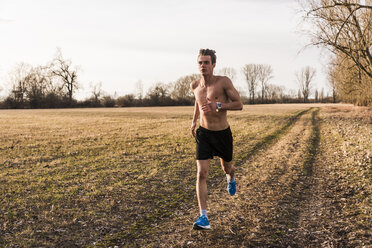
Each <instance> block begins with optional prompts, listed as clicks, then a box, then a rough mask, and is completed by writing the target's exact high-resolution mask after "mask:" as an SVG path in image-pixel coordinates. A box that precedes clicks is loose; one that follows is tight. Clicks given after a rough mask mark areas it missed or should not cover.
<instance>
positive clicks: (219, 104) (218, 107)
mask: <svg viewBox="0 0 372 248" xmlns="http://www.w3.org/2000/svg"><path fill="white" fill-rule="evenodd" d="M221 108H222V105H221V102H217V108H216V112H218V111H220V110H221Z"/></svg>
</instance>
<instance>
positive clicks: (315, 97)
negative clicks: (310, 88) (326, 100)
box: [314, 89, 319, 102]
mask: <svg viewBox="0 0 372 248" xmlns="http://www.w3.org/2000/svg"><path fill="white" fill-rule="evenodd" d="M318 98H319V92H318V89H315V93H314V101H315V102H318V100H319V99H318Z"/></svg>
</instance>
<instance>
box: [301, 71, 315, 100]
mask: <svg viewBox="0 0 372 248" xmlns="http://www.w3.org/2000/svg"><path fill="white" fill-rule="evenodd" d="M315 72H316V70H315V69H314V68H312V67H310V66H306V67H304V68H302V69H301V71H299V72H296V78H297V83H298V84H299V86H300V91H301V93H302V96H303V97H304V102H307V101H308V98H309V95H310V91H311V81H312V80H313V78H314V76H315Z"/></svg>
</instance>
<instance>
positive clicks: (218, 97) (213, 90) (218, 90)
mask: <svg viewBox="0 0 372 248" xmlns="http://www.w3.org/2000/svg"><path fill="white" fill-rule="evenodd" d="M195 97H196V100H198V101H200V102H205V101H209V102H223V101H225V100H226V94H225V91H224V90H223V88H222V87H218V86H204V87H202V86H199V87H198V88H197V90H196V92H195Z"/></svg>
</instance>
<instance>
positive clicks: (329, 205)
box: [142, 109, 371, 247]
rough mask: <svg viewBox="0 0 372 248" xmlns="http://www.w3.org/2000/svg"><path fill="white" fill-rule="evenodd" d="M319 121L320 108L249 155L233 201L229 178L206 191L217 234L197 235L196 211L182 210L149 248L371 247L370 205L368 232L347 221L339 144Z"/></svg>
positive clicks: (210, 214)
mask: <svg viewBox="0 0 372 248" xmlns="http://www.w3.org/2000/svg"><path fill="white" fill-rule="evenodd" d="M319 116H320V115H319V109H312V110H311V111H309V112H307V113H305V114H303V115H301V116H300V118H299V119H298V120H297V121H296V122H295V124H294V125H293V126H292V127H291V128H290V129H289V130H288V131H287V132H286V134H285V135H283V136H281V137H280V139H279V140H278V141H277V142H273V144H271V145H269V146H262V147H260V150H259V151H258V152H255V153H252V156H250V157H248V159H247V160H246V161H245V163H244V164H243V165H241V166H240V167H239V168H238V169H237V182H238V193H237V195H236V196H234V197H230V196H228V194H227V192H226V189H225V187H226V182H225V179H224V178H221V180H220V181H219V182H218V183H217V185H216V184H215V185H213V184H212V185H210V186H209V187H210V188H209V200H208V202H209V209H210V210H209V214H208V215H209V219H210V222H211V225H212V231H204V232H200V231H193V230H192V229H191V224H192V222H193V221H194V219H195V216H197V212H196V211H194V212H195V213H194V212H193V213H185V214H183V215H182V214H181V215H179V216H178V218H176V219H175V220H173V221H175V224H171V225H170V226H167V227H163V228H161V229H159V232H158V235H156V237H154V241H153V242H151V246H153V245H154V244H155V246H157V247H358V246H359V245H361V247H363V246H364V245H365V244H367V243H368V240H370V239H369V238H370V237H371V236H370V234H371V233H370V232H368V223H370V222H368V220H370V216H371V215H369V216H368V213H370V212H368V211H370V208H368V209H367V210H366V211H367V212H366V213H367V215H364V216H366V217H364V219H363V218H362V221H365V222H363V223H364V225H365V226H364V227H362V228H360V227H356V226H355V225H354V227H353V225H352V224H351V223H349V222H348V221H347V220H348V219H350V216H349V215H348V214H347V213H344V212H343V207H342V204H340V202H341V203H342V201H347V200H346V199H345V198H342V199H340V198H339V197H340V192H342V188H341V189H340V187H341V186H340V185H338V183H339V177H335V173H334V172H333V170H332V168H333V167H332V159H331V156H332V153H333V149H334V146H332V142H334V141H332V139H331V137H326V132H329V130H326V128H324V129H325V130H321V121H320V117H319ZM366 125H370V124H368V122H367V123H366ZM321 137H323V138H321ZM330 147H332V148H331V149H330ZM368 156H369V155H368ZM368 162H369V165H370V160H368V161H367V163H368ZM367 168H368V167H367ZM369 168H370V167H369ZM366 170H367V171H368V169H366ZM210 184H211V183H210ZM364 186H365V185H364ZM364 189H365V191H364V192H362V193H361V194H368V192H370V187H369V188H367V187H366V186H365V188H364ZM367 202H368V201H367ZM367 206H368V204H367ZM344 207H345V204H344ZM359 207H360V206H356V208H359ZM362 207H366V206H365V204H364V205H363V206H362ZM366 208H367V207H366ZM357 212H358V210H357ZM345 223H347V225H346V226H342V224H345ZM352 230H354V231H355V232H354V236H353V237H354V239H357V238H355V235H357V234H359V236H358V237H359V240H358V241H359V243H356V242H354V243H353V242H350V238H349V241H348V240H347V238H346V233H351V232H352ZM363 230H364V231H363ZM355 233H357V234H355ZM353 237H351V239H352V238H353ZM142 245H144V246H146V244H142ZM365 247H367V246H365Z"/></svg>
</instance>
